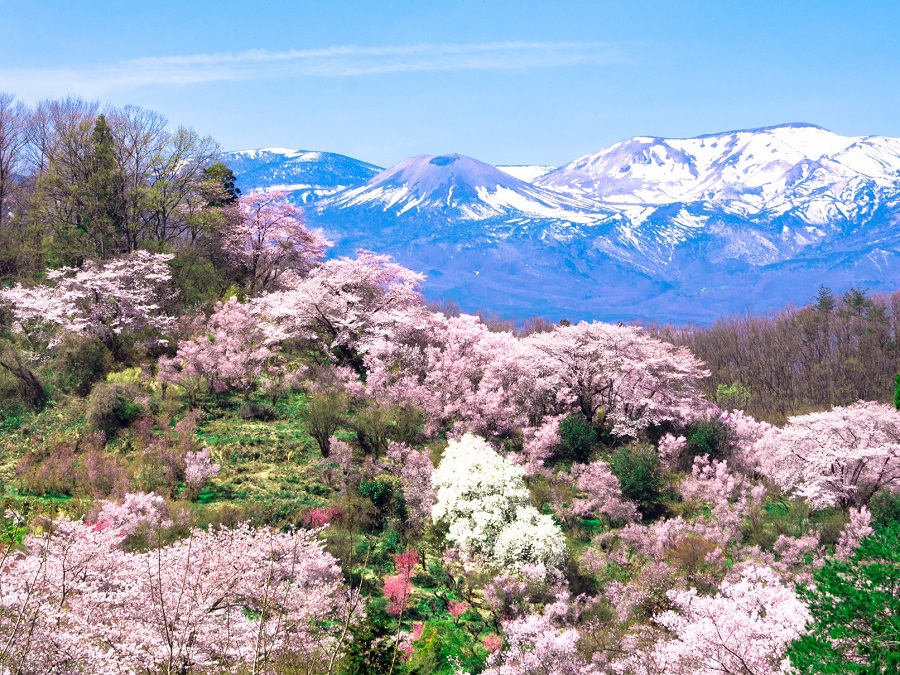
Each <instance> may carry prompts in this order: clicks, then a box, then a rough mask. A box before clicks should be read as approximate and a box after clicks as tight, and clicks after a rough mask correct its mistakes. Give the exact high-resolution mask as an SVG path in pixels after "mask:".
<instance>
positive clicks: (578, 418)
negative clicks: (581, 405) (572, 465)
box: [559, 413, 597, 463]
mask: <svg viewBox="0 0 900 675" xmlns="http://www.w3.org/2000/svg"><path fill="white" fill-rule="evenodd" d="M559 438H560V443H559V456H560V458H561V459H567V460H571V461H573V462H581V463H584V462H587V461H588V460H589V459H590V456H591V450H592V449H593V447H594V443H595V442H596V441H597V433H596V432H595V431H594V427H593V425H591V423H590V422H589V421H588V419H587V418H586V417H585V416H584V415H582V414H581V413H573V414H571V415H569V416H568V417H566V418H565V419H564V420H563V421H562V422H560V423H559Z"/></svg>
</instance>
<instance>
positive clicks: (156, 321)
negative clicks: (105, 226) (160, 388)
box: [0, 251, 174, 355]
mask: <svg viewBox="0 0 900 675" xmlns="http://www.w3.org/2000/svg"><path fill="white" fill-rule="evenodd" d="M172 257H173V256H171V255H167V254H160V253H149V252H147V251H135V252H133V253H131V254H130V255H127V256H124V257H122V258H117V259H114V260H107V261H104V262H102V263H98V262H87V263H85V264H84V266H83V267H81V268H73V267H63V268H60V269H55V270H48V271H47V279H48V281H49V282H50V284H49V285H43V286H34V287H32V288H26V287H24V286H22V285H21V284H16V285H15V286H13V287H12V288H8V289H4V290H2V291H0V298H2V299H3V300H5V301H6V302H7V303H8V304H9V306H10V309H11V311H12V313H13V316H14V317H15V319H16V324H15V326H14V329H15V330H17V331H19V332H26V333H29V334H36V336H37V337H38V339H39V340H42V341H45V342H46V343H47V344H48V345H49V346H51V347H53V346H55V345H57V344H58V343H59V342H60V341H61V340H62V337H63V334H65V333H74V334H76V335H81V336H84V337H92V338H96V339H98V340H100V341H101V342H103V343H104V344H105V345H106V346H107V347H108V348H109V349H110V351H112V352H113V354H116V355H118V354H119V352H120V350H121V347H122V340H121V338H122V336H123V334H125V333H127V332H131V331H136V330H141V329H145V328H146V329H151V330H153V331H164V330H166V329H168V328H170V327H171V326H172V325H173V323H174V318H173V317H171V316H169V315H167V314H166V313H165V311H164V309H163V305H164V304H165V301H166V299H167V298H168V296H169V290H168V288H169V281H170V280H171V276H172V275H171V271H170V270H169V266H168V265H167V264H166V263H167V262H168V261H169V260H171V259H172Z"/></svg>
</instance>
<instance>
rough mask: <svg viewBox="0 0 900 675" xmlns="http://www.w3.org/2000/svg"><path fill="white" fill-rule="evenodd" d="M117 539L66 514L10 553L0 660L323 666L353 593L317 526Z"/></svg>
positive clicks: (0, 607)
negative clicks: (162, 542) (154, 545)
mask: <svg viewBox="0 0 900 675" xmlns="http://www.w3.org/2000/svg"><path fill="white" fill-rule="evenodd" d="M120 537H121V532H120V531H119V530H118V529H117V528H114V527H105V528H98V527H94V526H89V525H86V524H84V523H82V522H78V521H71V520H65V519H62V520H58V521H55V522H54V523H53V527H52V529H51V530H50V531H48V532H46V533H45V534H43V535H36V536H31V537H29V538H27V539H26V542H25V548H26V552H25V554H24V555H22V556H17V557H14V558H6V559H4V560H3V568H2V572H3V574H2V584H0V645H2V646H0V664H2V665H3V667H4V669H9V670H11V672H91V673H103V674H105V673H110V674H111V673H134V674H137V673H145V672H148V670H149V671H152V672H167V673H178V672H194V671H204V672H205V671H214V672H234V671H236V670H241V672H246V670H245V669H249V670H250V671H252V672H269V671H270V669H271V666H272V664H273V663H274V660H275V659H277V658H280V657H281V656H282V655H286V654H290V655H291V658H292V659H294V662H295V663H296V664H298V665H300V664H306V665H307V667H308V669H309V670H312V671H317V666H320V665H322V662H323V661H322V660H323V659H327V658H328V657H329V650H330V649H332V648H334V647H335V635H336V633H337V632H338V631H339V630H340V629H339V628H335V627H333V626H334V624H333V619H334V618H335V617H336V616H341V615H342V612H343V611H344V606H345V603H346V597H345V593H344V588H343V583H342V581H341V575H340V570H339V569H338V567H337V565H336V564H335V561H334V559H333V558H332V557H331V556H330V555H329V554H327V553H325V552H324V551H323V549H322V543H321V542H319V541H317V540H316V539H315V533H313V532H310V531H306V530H298V531H292V532H286V533H280V532H276V531H274V530H271V529H267V528H263V529H253V528H250V527H249V526H247V525H244V526H241V527H238V528H235V529H226V528H222V529H218V530H210V531H202V530H194V531H192V532H191V534H190V536H189V537H188V538H187V539H185V540H181V541H177V542H175V543H174V544H171V545H169V546H165V547H162V548H158V549H152V550H150V551H147V552H137V553H127V552H125V551H124V550H122V548H121V547H120V546H119V543H120V541H121V539H120ZM23 668H24V670H23Z"/></svg>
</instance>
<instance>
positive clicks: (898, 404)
mask: <svg viewBox="0 0 900 675" xmlns="http://www.w3.org/2000/svg"><path fill="white" fill-rule="evenodd" d="M894 407H895V408H896V409H897V410H900V373H897V376H896V377H895V378H894Z"/></svg>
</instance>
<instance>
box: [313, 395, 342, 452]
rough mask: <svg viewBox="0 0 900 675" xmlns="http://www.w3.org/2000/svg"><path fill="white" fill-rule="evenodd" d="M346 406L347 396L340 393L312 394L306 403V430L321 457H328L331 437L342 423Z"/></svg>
mask: <svg viewBox="0 0 900 675" xmlns="http://www.w3.org/2000/svg"><path fill="white" fill-rule="evenodd" d="M347 406H348V401H347V396H346V395H345V394H343V393H340V392H323V393H320V394H314V395H312V396H310V397H309V399H307V401H306V428H307V429H308V430H309V435H310V436H312V437H313V438H314V439H315V441H316V444H318V446H319V450H320V451H321V453H322V457H328V453H329V452H330V451H331V437H332V436H333V435H334V432H335V431H337V429H338V427H339V426H341V424H343V423H344V420H345V418H346V415H347Z"/></svg>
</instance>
